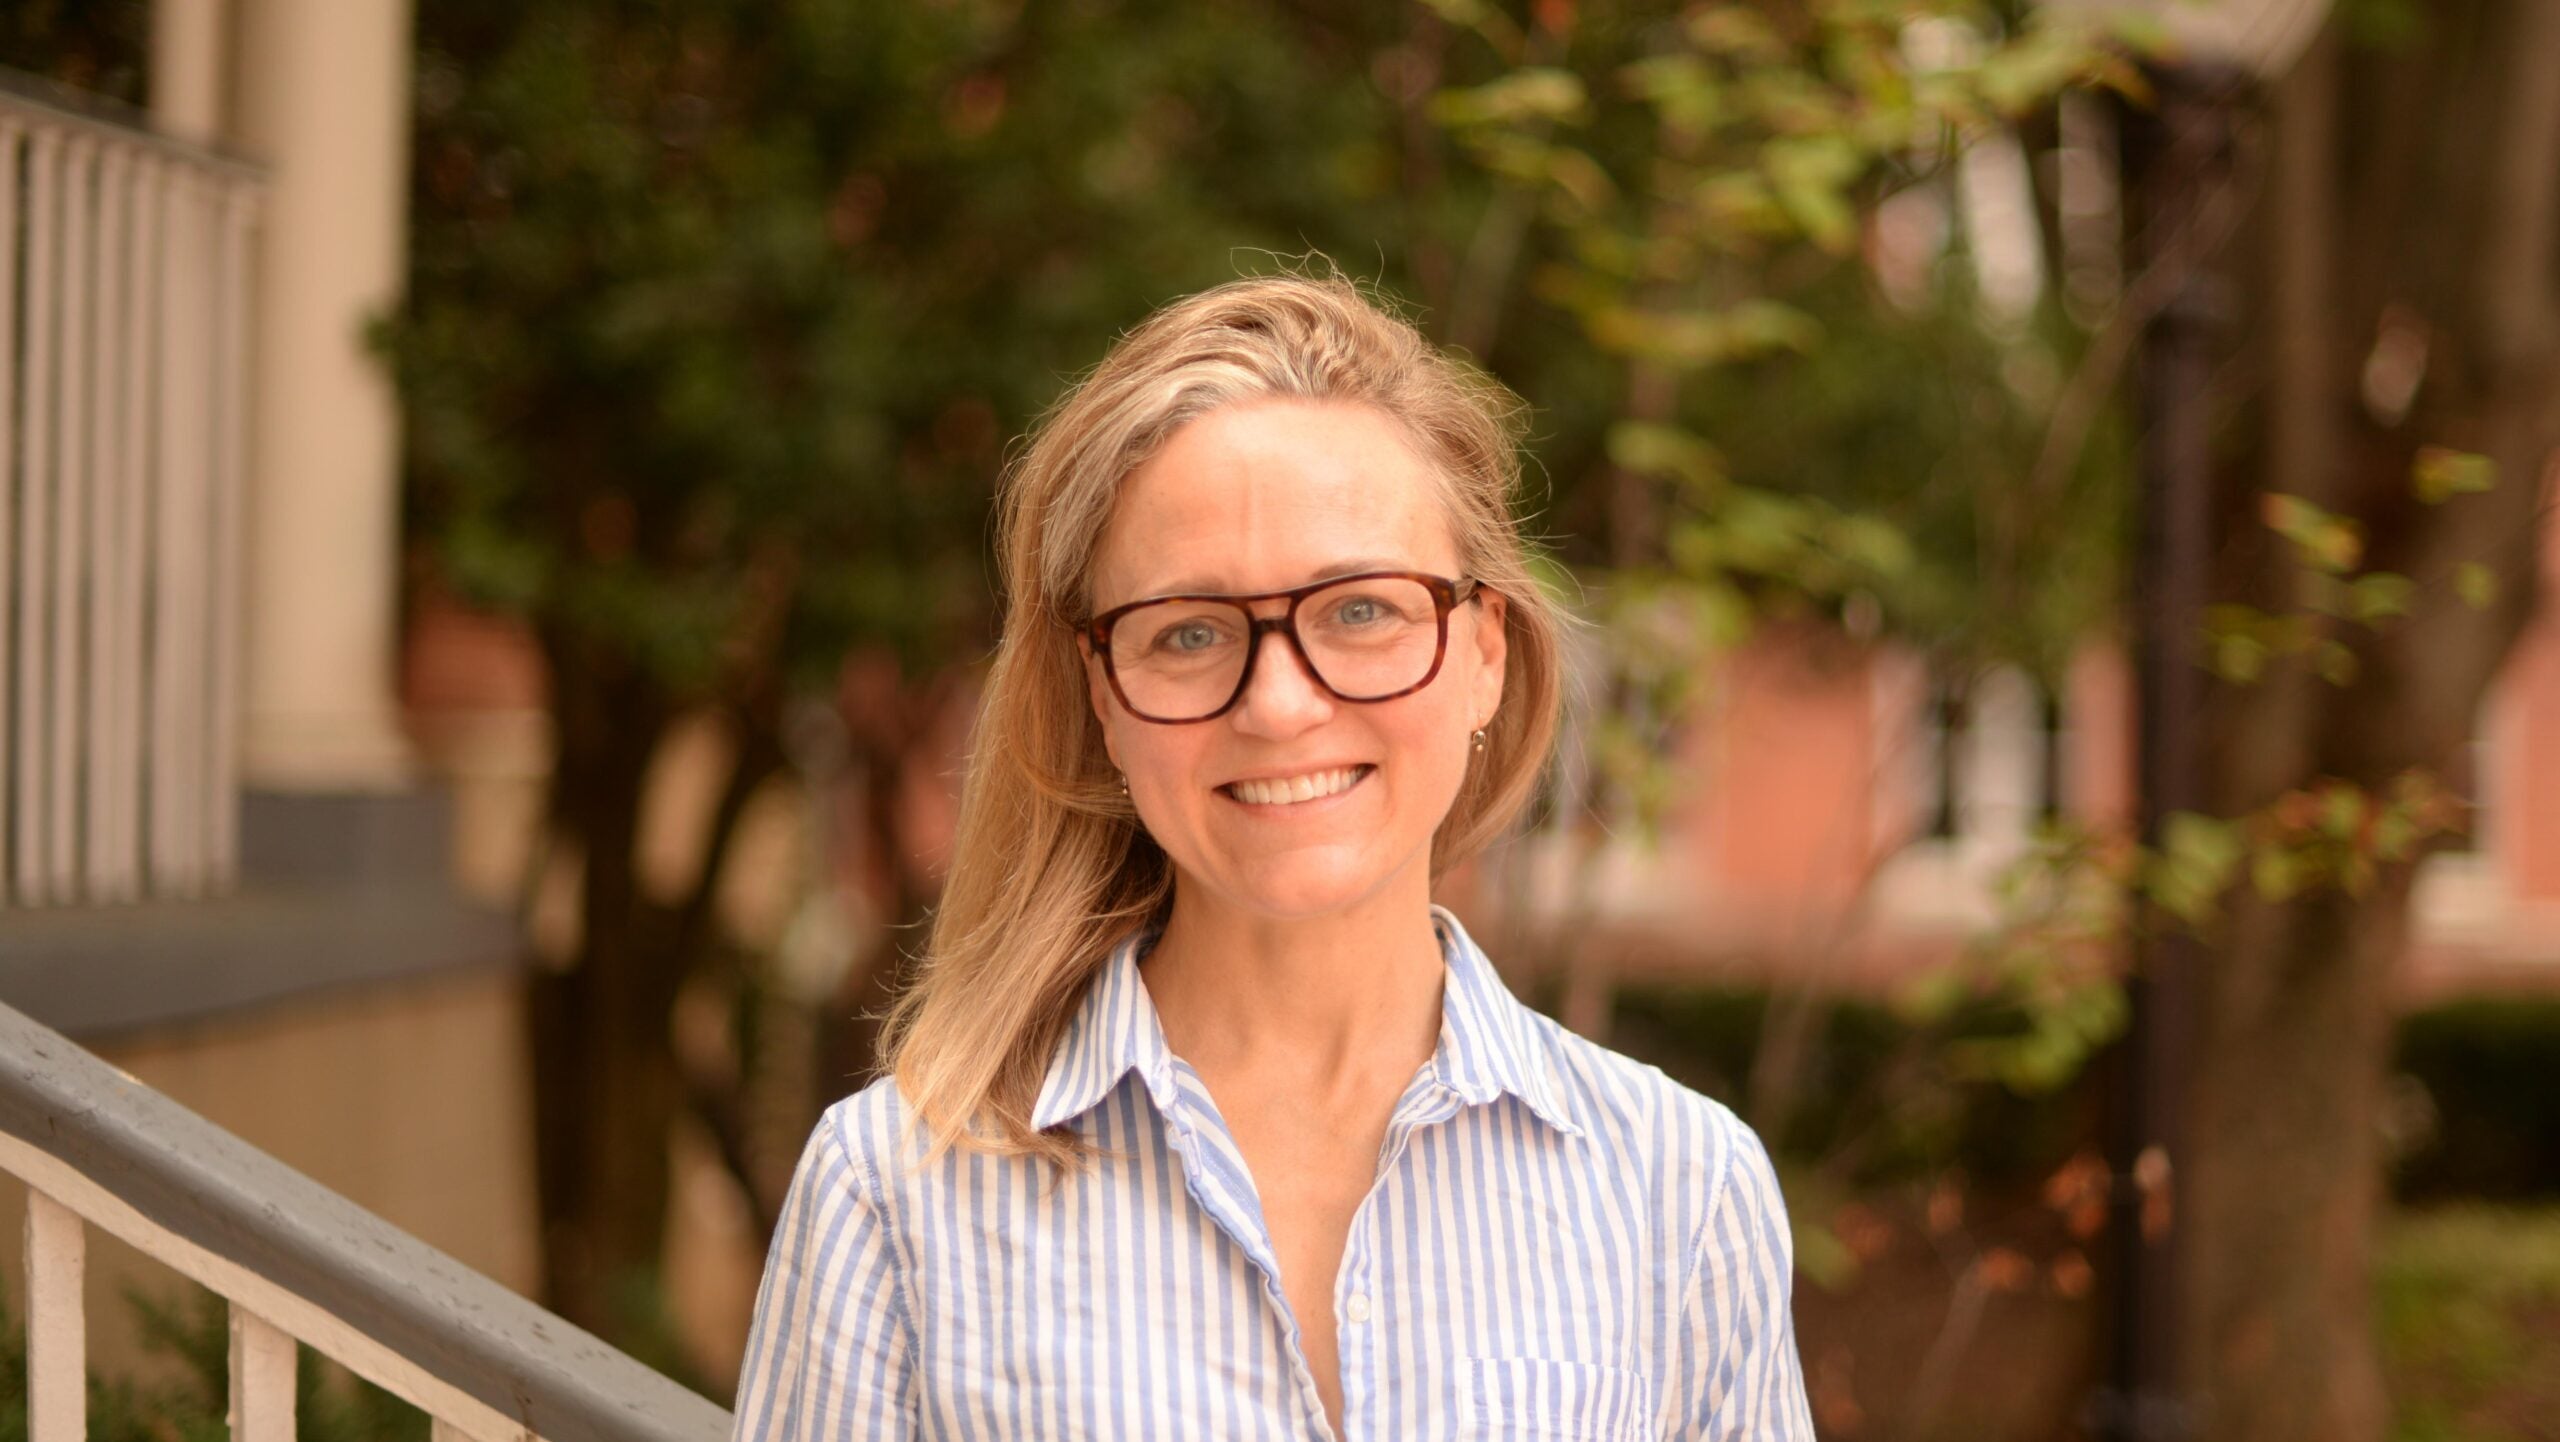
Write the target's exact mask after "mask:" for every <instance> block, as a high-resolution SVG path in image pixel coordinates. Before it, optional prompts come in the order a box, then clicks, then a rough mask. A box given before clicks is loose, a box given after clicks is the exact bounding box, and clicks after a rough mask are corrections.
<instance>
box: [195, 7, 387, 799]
mask: <svg viewBox="0 0 2560 1442" xmlns="http://www.w3.org/2000/svg"><path fill="white" fill-rule="evenodd" d="M161 3H162V4H163V5H164V6H166V5H169V4H172V3H178V4H183V3H185V0H161ZM234 3H235V4H236V5H237V9H238V25H237V29H236V34H237V40H238V47H239V48H238V52H237V63H236V65H235V66H234V67H233V68H232V71H231V75H232V77H233V90H232V95H231V100H230V115H231V122H232V123H231V125H230V127H229V138H230V139H231V141H232V143H233V144H234V145H236V146H237V147H239V148H240V149H241V150H243V151H245V152H246V153H248V154H249V155H250V156H251V157H253V158H255V159H257V160H260V161H262V162H264V163H265V164H266V165H267V167H268V177H269V179H268V188H267V193H266V200H265V204H264V207H263V209H262V212H261V215H260V219H259V225H258V255H257V264H256V282H255V283H256V292H257V298H256V302H255V315H256V325H255V339H254V345H255V355H254V357H253V359H252V362H251V364H252V367H253V374H254V384H253V386H252V388H251V394H252V396H253V398H254V399H253V402H252V404H253V410H252V413H251V415H250V418H249V419H250V466H249V475H248V482H249V484H248V494H247V515H246V523H247V525H246V537H245V542H246V546H245V552H246V553H245V555H244V556H243V557H242V559H243V561H244V562H245V563H246V572H245V576H244V580H245V582H246V585H245V587H244V596H245V601H246V614H245V616H244V617H243V623H244V646H245V655H244V657H243V660H244V661H245V663H246V671H247V674H246V677H245V680H246V688H245V693H244V695H243V698H242V699H243V702H244V707H243V710H244V716H243V721H244V726H245V732H244V735H243V737H242V758H241V759H242V765H243V768H244V773H245V774H244V779H245V780H246V781H247V783H248V784H250V785H252V786H264V787H272V788H278V789H290V790H331V791H336V790H365V789H387V788H392V787H397V786H400V785H402V784H403V783H404V782H405V781H406V780H407V778H408V775H409V770H410V757H409V748H408V745H407V743H406V741H405V740H404V739H403V738H402V736H401V734H400V730H399V726H398V719H397V704H396V701H395V697H394V667H395V665H396V657H397V638H396V636H395V634H394V625H395V610H394V586H395V584H396V577H397V544H398V525H399V429H398V427H399V419H398V410H397V407H396V405H395V404H394V400H393V395H392V388H391V383H390V379H389V377H388V375H387V374H386V373H385V371H384V369H383V367H382V365H381V363H380V362H379V361H377V360H376V359H375V358H374V357H373V355H372V354H371V353H370V352H369V351H368V350H367V348H366V346H365V342H364V328H365V326H366V325H367V323H368V322H369V321H370V320H371V319H372V317H374V316H375V315H377V314H380V313H382V312H384V311H385V310H387V309H388V308H389V307H390V306H391V305H392V303H393V302H394V301H395V300H396V298H397V297H398V295H399V293H400V289H401V284H402V280H403V275H404V271H405V268H406V264H407V252H406V230H407V225H408V185H409V72H410V54H411V50H412V46H413V44H414V41H413V37H412V33H411V26H410V5H409V0H234Z"/></svg>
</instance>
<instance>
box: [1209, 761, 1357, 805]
mask: <svg viewBox="0 0 2560 1442" xmlns="http://www.w3.org/2000/svg"><path fill="white" fill-rule="evenodd" d="M1359 779H1360V768H1359V767H1357V766H1346V767H1343V768H1342V769H1340V770H1337V771H1311V772H1309V773H1307V774H1306V775H1304V776H1289V777H1283V778H1282V779H1280V780H1277V781H1238V782H1236V783H1234V784H1233V785H1231V786H1229V787H1228V788H1227V789H1228V790H1229V791H1231V792H1233V793H1234V794H1235V798H1236V799H1237V800H1238V801H1242V802H1245V803H1247V804H1248V805H1253V806H1286V805H1289V804H1291V803H1292V802H1298V801H1315V800H1319V799H1321V798H1323V797H1327V796H1331V795H1334V794H1335V793H1337V792H1341V791H1347V790H1349V789H1350V787H1351V783H1352V782H1354V781H1357V780H1359Z"/></svg>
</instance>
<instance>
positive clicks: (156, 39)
mask: <svg viewBox="0 0 2560 1442" xmlns="http://www.w3.org/2000/svg"><path fill="white" fill-rule="evenodd" d="M230 8H231V7H230V5H229V3H228V0H152V5H151V123H152V124H154V125H156V126H158V127H160V130H161V132H162V133H163V134H166V135H169V136H173V137H175V138H176V139H179V140H188V141H194V142H196V143H198V144H203V143H206V142H209V141H212V140H215V139H217V138H219V136H220V135H221V132H222V59H223V56H222V32H223V19H224V12H225V11H227V10H229V9H230Z"/></svg>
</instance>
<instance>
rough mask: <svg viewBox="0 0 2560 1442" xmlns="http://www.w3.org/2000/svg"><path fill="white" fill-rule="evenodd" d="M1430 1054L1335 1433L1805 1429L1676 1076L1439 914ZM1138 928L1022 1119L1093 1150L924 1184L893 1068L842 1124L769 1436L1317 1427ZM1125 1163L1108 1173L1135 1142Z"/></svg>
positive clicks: (1418, 1081)
mask: <svg viewBox="0 0 2560 1442" xmlns="http://www.w3.org/2000/svg"><path fill="white" fill-rule="evenodd" d="M1433 915H1434V917H1435V919H1436V920H1437V922H1438V925H1439V928H1440V936H1441V953H1442V956H1443V958H1444V960H1445V961H1446V964H1447V968H1448V970H1447V975H1446V977H1445V978H1444V980H1443V984H1442V987H1441V997H1442V1004H1441V1023H1440V1040H1439V1045H1438V1047H1437V1048H1436V1050H1435V1051H1434V1053H1433V1055H1432V1057H1431V1059H1430V1060H1429V1061H1428V1062H1426V1063H1424V1064H1423V1065H1422V1067H1421V1068H1420V1069H1418V1070H1417V1071H1416V1072H1415V1073H1414V1077H1413V1080H1412V1082H1411V1083H1410V1084H1409V1085H1408V1086H1407V1087H1406V1088H1405V1091H1404V1095H1403V1097H1402V1099H1401V1100H1399V1101H1398V1102H1397V1104H1396V1108H1395V1112H1394V1114H1393V1118H1392V1120H1390V1121H1389V1123H1388V1126H1387V1133H1386V1141H1385V1145H1384V1147H1383V1149H1382V1151H1381V1154H1380V1156H1379V1159H1378V1172H1377V1180H1376V1182H1375V1184H1374V1185H1373V1186H1372V1188H1371V1190H1370V1192H1369V1195H1368V1197H1367V1199H1366V1200H1365V1201H1363V1202H1362V1203H1361V1205H1360V1208H1359V1210H1358V1213H1357V1214H1356V1216H1355V1218H1354V1220H1353V1222H1352V1224H1351V1231H1350V1235H1349V1238H1348V1241H1347V1243H1346V1246H1345V1248H1344V1252H1343V1258H1342V1270H1341V1273H1340V1275H1339V1276H1338V1278H1337V1279H1336V1281H1335V1285H1334V1289H1333V1295H1334V1315H1335V1318H1336V1326H1337V1336H1338V1342H1337V1351H1338V1358H1339V1366H1340V1374H1341V1384H1342V1430H1343V1434H1344V1437H1345V1439H1368V1438H1376V1439H1381V1442H1428V1439H1441V1438H1504V1437H1570V1438H1584V1439H1596V1442H1621V1439H1626V1442H1633V1439H1637V1438H1648V1439H1650V1438H1670V1437H1677V1438H1701V1439H1719V1442H1722V1439H1743V1438H1749V1439H1772V1438H1774V1439H1787V1442H1795V1439H1804V1442H1810V1439H1811V1438H1812V1437H1813V1424H1812V1421H1811V1420H1810V1418H1809V1416H1808V1415H1807V1409H1806V1406H1805V1393H1804V1380H1803V1376H1802V1373H1801V1371H1800V1369H1799V1367H1798V1363H1797V1359H1796V1349H1795V1331H1794V1327H1793V1324H1792V1322H1791V1320H1790V1317H1789V1312H1788V1298H1789V1294H1790V1278H1791V1257H1792V1251H1791V1247H1790V1243H1789V1239H1788V1233H1787V1221H1786V1214H1785V1209H1784V1204H1783V1203H1782V1202H1781V1201H1780V1199H1779V1196H1778V1186H1777V1178H1776V1176H1775V1174H1774V1173H1773V1172H1772V1171H1771V1170H1770V1166H1769V1159H1768V1155H1767V1154H1766V1153H1765V1152H1764V1151H1763V1150H1762V1149H1761V1146H1760V1143H1759V1141H1758V1139H1757V1138H1756V1137H1754V1136H1753V1135H1752V1133H1751V1131H1750V1130H1749V1128H1747V1127H1745V1126H1744V1125H1743V1124H1742V1122H1741V1121H1739V1120H1738V1119H1737V1118H1735V1116H1734V1115H1733V1114H1732V1113H1731V1112H1729V1111H1727V1110H1726V1109H1725V1108H1724V1107H1722V1106H1721V1105H1719V1104H1717V1103H1716V1102H1713V1101H1710V1100H1708V1099H1707V1098H1706V1097H1703V1096H1701V1095H1699V1094H1698V1093H1696V1092H1694V1091H1691V1090H1689V1089H1688V1088H1686V1087H1683V1086H1681V1085H1680V1084H1679V1083H1677V1082H1674V1081H1672V1080H1671V1079H1670V1078H1669V1077H1666V1076H1664V1075H1663V1074H1662V1073H1661V1072H1660V1071H1659V1070H1657V1069H1655V1068H1653V1067H1650V1066H1645V1065H1642V1064H1640V1063H1637V1062H1634V1061H1630V1060H1629V1059H1627V1058H1625V1057H1622V1056H1620V1055H1618V1054H1617V1053H1615V1052H1612V1051H1609V1050H1606V1049H1605V1048H1602V1047H1600V1046H1598V1045H1596V1044H1594V1043H1592V1042H1589V1041H1586V1040H1584V1039H1582V1038H1581V1037H1578V1036H1575V1035H1574V1034H1572V1033H1571V1032H1568V1031H1566V1030H1564V1029H1563V1028H1562V1027H1560V1026H1558V1025H1556V1024H1555V1023H1554V1022H1553V1021H1551V1020H1549V1019H1547V1018H1546V1017H1544V1016H1541V1015H1539V1014H1538V1013H1536V1012H1534V1011H1531V1010H1530V1009H1529V1008H1527V1007H1525V1006H1523V1005H1522V1004H1521V1003H1520V1002H1519V1001H1517V1000H1516V999H1514V998H1513V997H1512V995H1511V993H1510V992H1509V990H1507V989H1506V988H1505V987H1504V986H1503V984H1502V981H1501V979H1500V977H1498V976H1497V975H1496V974H1495V972H1494V970H1493V967H1492V965H1491V963H1489V962H1488V961H1486V960H1485V957H1484V954H1483V953H1482V952H1481V951H1479V950H1478V949H1477V948H1476V945H1475V943H1474V942H1473V941H1472V940H1471V939H1469V938H1468V936H1467V934H1466V931H1465V930H1464V928H1462V927H1460V926H1459V925H1458V922H1457V919H1456V918H1455V917H1453V916H1451V915H1450V914H1449V913H1448V912H1447V911H1445V910H1440V909H1438V908H1434V911H1433ZM1140 945H1141V939H1140V938H1132V939H1131V940H1129V941H1127V942H1124V943H1122V944H1121V945H1120V946H1119V947H1117V948H1116V949H1115V950H1114V951H1113V952H1112V954H1111V956H1110V958H1109V959H1108V960H1107V961H1106V962H1105V964H1104V965H1103V967H1102V969H1101V971H1100V972H1099V973H1098V974H1097V976H1096V977H1095V979H1094V981H1093V983H1092V985H1091V987H1090V988H1089V990H1088V991H1087V993H1086V996H1085V999H1084V1001H1083V1003H1082V1005H1081V1007H1080V1009H1079V1011H1078V1013H1077V1015H1076V1017H1075V1019H1074V1020H1073V1021H1072V1022H1071V1023H1070V1025H1069V1028H1068V1030H1067V1032H1066V1034H1065V1036H1064V1037H1063V1039H1062V1040H1061V1042H1060V1044H1059V1047H1058V1052H1057V1055H1056V1056H1055V1057H1054V1058H1053V1059H1052V1061H1051V1064H1050V1067H1049V1071H1048V1075H1047V1078H1046V1080H1045V1082H1044V1084H1043V1085H1042V1087H1041V1091H1040V1095H1039V1098H1038V1101H1037V1103H1036V1105H1035V1107H1034V1110H1033V1114H1032V1120H1033V1122H1034V1123H1035V1124H1036V1125H1038V1126H1040V1127H1042V1128H1047V1127H1051V1126H1062V1125H1072V1126H1074V1127H1076V1128H1077V1129H1078V1130H1079V1131H1080V1132H1082V1133H1083V1134H1084V1135H1085V1136H1087V1137H1088V1138H1090V1139H1091V1140H1092V1141H1093V1142H1095V1143H1097V1144H1098V1145H1099V1146H1100V1147H1101V1148H1102V1149H1103V1153H1102V1154H1101V1155H1098V1156H1096V1157H1095V1158H1094V1159H1093V1160H1092V1161H1090V1162H1089V1163H1088V1164H1087V1165H1086V1166H1084V1167H1083V1168H1081V1169H1080V1170H1076V1171H1073V1172H1069V1173H1066V1174H1063V1175H1062V1176H1060V1177H1058V1178H1057V1179H1056V1180H1055V1182H1054V1184H1053V1182H1052V1180H1051V1174H1050V1170H1049V1168H1048V1166H1047V1164H1045V1163H1043V1162H1041V1161H1039V1160H1037V1159H1033V1158H1024V1157H989V1156H986V1155H984V1154H978V1153H970V1152H965V1151H960V1150H956V1149H955V1150H952V1151H950V1152H946V1153H945V1154H944V1155H943V1156H942V1157H941V1158H939V1159H937V1160H936V1161H935V1162H934V1163H932V1164H931V1165H929V1166H928V1165H923V1164H921V1163H919V1162H918V1161H917V1157H918V1156H919V1154H920V1153H919V1150H918V1148H917V1147H916V1146H915V1145H914V1143H913V1142H912V1141H911V1140H909V1139H907V1138H906V1137H905V1135H904V1134H905V1133H906V1132H907V1131H908V1129H909V1124H910V1116H909V1113H908V1112H907V1110H906V1108H905V1106H904V1105H903V1103H902V1101H901V1100H900V1097H899V1094H898V1091H897V1088H896V1087H895V1085H894V1084H893V1083H891V1082H890V1081H888V1080H886V1079H884V1080H882V1081H879V1082H876V1083H874V1084H873V1085H871V1086H869V1087H867V1088H865V1089H864V1090H863V1091H861V1092H859V1093H857V1094H855V1095H854V1096H851V1097H848V1098H846V1099H845V1100H843V1101H841V1102H838V1103H837V1104H836V1105H835V1106H833V1107H831V1108H829V1109H828V1111H827V1113H826V1115H825V1117H824V1118H823V1119H821V1120H820V1122H819V1124H818V1127H817V1129H816V1131H815V1132H814V1133H813V1134H812V1135H811V1136H810V1138H809V1145H808V1149H807V1151H806V1152H805V1153H804V1154H803V1156H802V1157H801V1159H800V1165H799V1170H798V1172H797V1173H796V1174H795V1176H794V1177H793V1179H792V1184H791V1191H790V1195H789V1197H788V1199H787V1200H786V1202H785V1204H784V1207H783V1212H782V1218H781V1225H780V1227H779V1229H778V1230H777V1231H776V1232H775V1234H774V1239H773V1251H772V1254H771V1256H770V1257H769V1258H768V1260H767V1263H766V1267H765V1274H764V1284H763V1288H762V1290H761V1291H760V1292H759V1293H758V1295H757V1299H756V1312H755V1323H754V1327H753V1330H752V1332H751V1334H750V1336H749V1338H748V1342H747V1355H746V1362H745V1369H744V1371H743V1372H742V1374H741V1376H740V1380H739V1388H738V1406H737V1428H738V1430H737V1435H738V1437H740V1438H741V1439H748V1442H815V1439H839V1438H866V1439H868V1438H951V1439H1030V1438H1038V1439H1064V1438H1089V1439H1112V1442H1118V1439H1149V1438H1163V1439H1181V1442H1193V1439H1226V1438H1288V1439H1309V1438H1326V1437H1330V1436H1331V1433H1330V1431H1329V1429H1328V1427H1327V1424H1326V1421H1325V1417H1324V1412H1323V1408H1322V1405H1321V1404H1320V1403H1319V1402H1318V1400H1317V1391H1316V1384H1315V1379H1314V1376H1313V1374H1312V1373H1311V1372H1310V1371H1309V1370H1308V1368H1307V1365H1306V1362H1305V1360H1304V1358H1303V1355H1302V1353H1301V1352H1300V1350H1299V1343H1298V1326H1297V1323H1296V1321H1295V1320H1294V1319H1293V1318H1292V1317H1291V1314H1290V1310H1289V1304H1288V1301H1287V1299H1286V1297H1285V1295H1284V1294H1283V1292H1282V1291H1281V1289H1280V1286H1279V1283H1278V1281H1277V1277H1278V1268H1277V1266H1276V1265H1275V1264H1274V1262H1273V1252H1272V1246H1271V1240H1270V1237H1269V1234H1268V1232H1267V1231H1266V1230H1265V1228H1264V1226H1263V1222H1262V1214H1261V1210H1260V1208H1259V1207H1258V1206H1257V1205H1256V1203H1255V1200H1254V1188H1253V1181H1252V1178H1251V1177H1250V1176H1249V1175H1248V1174H1247V1172H1246V1169H1245V1165H1244V1161H1243V1158H1242V1157H1241V1155H1240V1154H1239V1153H1238V1152H1237V1150H1236V1147H1235V1144H1234V1142H1233V1140H1232V1139H1231V1138H1230V1137H1229V1135H1228V1132H1227V1129H1226V1127H1225V1125H1224V1124H1223V1123H1222V1122H1221V1121H1220V1120H1219V1117H1218V1110H1217V1107H1216V1106H1215V1105H1214V1104H1213V1103H1212V1102H1211V1101H1210V1098H1209V1093H1208V1091H1207V1089H1206V1088H1205V1087H1203V1086H1202V1085H1201V1082H1200V1078H1199V1076H1198V1074H1197V1073H1195V1072H1194V1071H1193V1070H1192V1069H1191V1068H1190V1066H1189V1065H1187V1064H1186V1063H1185V1062H1184V1061H1183V1060H1182V1058H1180V1057H1178V1056H1175V1055H1174V1054H1173V1053H1172V1052H1171V1051H1170V1050H1168V1049H1167V1048H1166V1046H1165V1040H1164V1031H1163V1028H1162V1027H1161V1025H1160V1024H1159V1023H1158V1021H1157V1017H1156V1010H1155V1005H1154V1003H1153V1002H1152V1001H1151V1000H1150V999H1149V997H1148V995H1147V991H1146V986H1145V983H1144V982H1143V981H1142V980H1141V979H1140V977H1139V974H1138V956H1139V947H1140ZM1115 1154H1116V1155H1115Z"/></svg>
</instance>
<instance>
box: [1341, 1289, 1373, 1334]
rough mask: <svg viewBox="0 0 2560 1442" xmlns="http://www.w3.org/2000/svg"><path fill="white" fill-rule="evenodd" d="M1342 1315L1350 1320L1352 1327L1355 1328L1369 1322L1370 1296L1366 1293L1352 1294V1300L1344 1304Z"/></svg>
mask: <svg viewBox="0 0 2560 1442" xmlns="http://www.w3.org/2000/svg"><path fill="white" fill-rule="evenodd" d="M1342 1315H1343V1316H1345V1317H1348V1318H1350V1319H1351V1325H1353V1326H1355V1327H1356V1326H1359V1325H1360V1324H1361V1323H1363V1322H1365V1321H1368V1320H1369V1294H1368V1293H1366V1292H1354V1293H1352V1294H1351V1300H1350V1301H1348V1302H1345V1303H1343V1304H1342Z"/></svg>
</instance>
